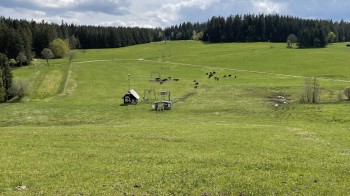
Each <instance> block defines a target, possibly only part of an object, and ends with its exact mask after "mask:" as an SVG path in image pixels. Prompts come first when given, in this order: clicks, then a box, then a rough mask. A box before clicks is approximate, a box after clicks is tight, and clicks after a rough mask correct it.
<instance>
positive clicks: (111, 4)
mask: <svg viewBox="0 0 350 196" xmlns="http://www.w3.org/2000/svg"><path fill="white" fill-rule="evenodd" d="M349 11H350V1H349V0H11V1H9V0H4V1H3V0H2V1H1V2H0V14H1V15H2V16H5V17H11V18H17V19H27V20H35V21H42V20H45V21H48V22H56V23H61V21H62V20H63V21H65V22H67V23H74V24H80V25H101V26H141V27H166V26H170V25H175V24H179V23H182V22H188V21H189V22H205V21H207V20H208V19H210V18H211V17H212V16H219V15H220V16H229V15H231V14H247V13H250V14H259V13H264V14H281V15H292V16H297V17H300V18H312V19H332V20H334V21H339V20H341V19H344V20H346V21H348V22H350V14H349Z"/></svg>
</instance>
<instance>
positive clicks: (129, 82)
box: [128, 74, 130, 91]
mask: <svg viewBox="0 0 350 196" xmlns="http://www.w3.org/2000/svg"><path fill="white" fill-rule="evenodd" d="M128 80H129V91H130V74H128Z"/></svg>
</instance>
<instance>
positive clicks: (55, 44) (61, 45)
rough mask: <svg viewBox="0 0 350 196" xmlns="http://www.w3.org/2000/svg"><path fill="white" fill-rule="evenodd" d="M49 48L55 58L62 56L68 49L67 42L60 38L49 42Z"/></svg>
mask: <svg viewBox="0 0 350 196" xmlns="http://www.w3.org/2000/svg"><path fill="white" fill-rule="evenodd" d="M49 45H50V50H51V51H52V53H53V55H54V57H55V58H63V57H65V56H66V54H67V53H68V51H69V46H68V44H67V43H66V42H65V41H64V40H62V39H59V38H57V39H55V40H53V41H52V42H50V44H49Z"/></svg>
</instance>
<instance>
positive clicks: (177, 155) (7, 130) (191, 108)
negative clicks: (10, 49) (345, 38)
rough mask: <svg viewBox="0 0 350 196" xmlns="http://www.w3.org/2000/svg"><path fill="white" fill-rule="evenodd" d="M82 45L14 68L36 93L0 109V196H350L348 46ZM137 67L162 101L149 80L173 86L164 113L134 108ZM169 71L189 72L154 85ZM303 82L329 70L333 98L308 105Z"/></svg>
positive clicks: (328, 91) (144, 86) (140, 82)
mask: <svg viewBox="0 0 350 196" xmlns="http://www.w3.org/2000/svg"><path fill="white" fill-rule="evenodd" d="M76 53H77V58H75V59H74V60H73V62H72V64H71V65H69V63H68V60H67V59H63V60H51V62H50V65H49V66H47V65H46V62H45V61H41V60H36V61H35V63H34V64H35V66H27V67H22V68H18V69H16V70H14V71H13V73H14V76H15V77H20V78H26V79H27V80H28V83H29V86H30V94H29V95H28V96H26V97H25V98H23V99H22V100H21V101H12V102H10V103H4V104H1V105H0V149H1V150H0V195H299V194H300V195H349V194H350V186H349V184H350V116H349V107H350V102H349V101H347V100H345V99H346V98H345V96H343V97H342V99H339V94H340V93H341V92H342V91H343V90H344V89H345V88H346V87H348V86H350V69H349V65H350V58H349V53H350V48H347V47H345V44H344V43H342V44H333V45H329V46H328V47H327V48H324V49H287V48H286V47H285V44H276V43H233V44H205V43H201V42H195V41H179V42H167V43H166V44H165V43H150V44H145V45H138V46H133V47H127V48H119V49H104V50H80V51H76ZM212 71H215V72H217V74H216V75H215V76H217V77H219V78H220V79H219V81H216V80H214V79H213V78H210V79H209V78H208V76H207V75H206V73H208V72H212ZM128 74H130V86H131V88H133V89H135V90H136V91H137V92H138V93H139V95H140V96H141V97H143V96H144V95H148V97H149V98H150V99H151V102H153V101H154V100H153V99H154V96H153V95H152V93H150V94H148V93H146V94H145V93H144V92H145V91H146V92H147V90H148V89H154V90H155V91H156V92H157V95H158V93H159V92H160V91H170V92H171V98H172V100H173V101H174V102H175V103H174V104H173V108H172V110H170V111H164V112H158V113H157V112H155V111H152V110H151V109H152V104H149V103H146V102H145V101H143V100H142V98H141V100H140V102H139V103H138V104H137V105H130V106H122V105H121V104H122V101H123V100H122V97H123V96H124V94H125V93H126V92H127V91H128V85H129V81H128ZM158 74H160V75H161V76H160V77H161V78H168V77H171V78H172V79H174V78H176V79H179V80H178V81H172V80H170V81H167V82H165V83H163V84H159V83H157V82H153V81H150V80H154V78H155V77H158ZM224 75H226V77H223V76H224ZM228 75H231V77H229V76H228ZM235 76H236V77H235ZM305 77H317V78H318V81H319V83H320V87H321V103H319V104H301V103H299V97H300V95H301V92H302V90H303V88H304V82H305ZM195 81H196V82H198V88H194V87H195ZM279 96H280V97H281V96H283V97H284V98H285V101H286V102H287V103H286V104H284V103H282V102H281V100H280V99H279V98H278V97H279ZM160 98H161V96H160V95H158V99H160ZM276 104H278V106H276Z"/></svg>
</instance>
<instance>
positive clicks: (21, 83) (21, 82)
mask: <svg viewBox="0 0 350 196" xmlns="http://www.w3.org/2000/svg"><path fill="white" fill-rule="evenodd" d="M28 92H29V90H28V81H27V80H26V79H23V78H15V79H14V80H13V82H12V85H11V87H10V89H9V95H10V96H11V97H13V98H15V97H17V98H18V99H21V98H23V97H24V96H26V95H28Z"/></svg>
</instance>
